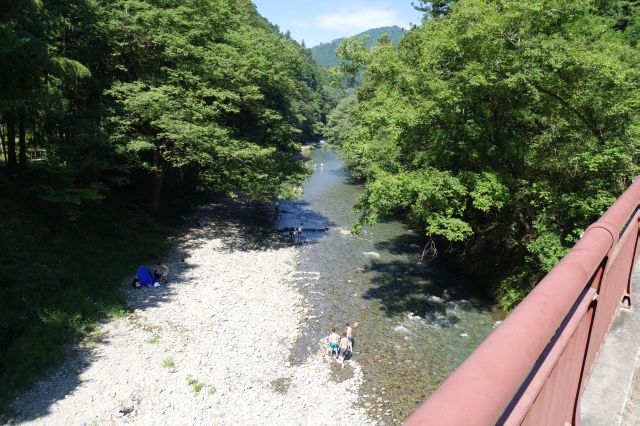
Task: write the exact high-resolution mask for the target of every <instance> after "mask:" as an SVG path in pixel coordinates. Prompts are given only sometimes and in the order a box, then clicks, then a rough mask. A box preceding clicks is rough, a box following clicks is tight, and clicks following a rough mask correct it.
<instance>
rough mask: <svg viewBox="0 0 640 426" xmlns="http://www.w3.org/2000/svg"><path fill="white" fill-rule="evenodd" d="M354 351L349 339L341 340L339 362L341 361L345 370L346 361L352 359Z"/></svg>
mask: <svg viewBox="0 0 640 426" xmlns="http://www.w3.org/2000/svg"><path fill="white" fill-rule="evenodd" d="M352 352H353V350H352V348H351V343H349V339H347V337H346V336H345V337H343V338H342V339H340V345H339V347H338V360H340V364H342V368H344V360H345V358H347V357H350V356H351V354H352Z"/></svg>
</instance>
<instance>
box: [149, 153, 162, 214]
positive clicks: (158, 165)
mask: <svg viewBox="0 0 640 426" xmlns="http://www.w3.org/2000/svg"><path fill="white" fill-rule="evenodd" d="M153 164H154V166H155V171H154V172H153V197H152V198H151V214H152V215H153V216H154V217H155V218H156V219H158V218H159V217H160V199H161V196H162V181H163V180H164V172H165V167H163V165H162V155H161V154H160V149H159V148H156V150H155V151H154V153H153Z"/></svg>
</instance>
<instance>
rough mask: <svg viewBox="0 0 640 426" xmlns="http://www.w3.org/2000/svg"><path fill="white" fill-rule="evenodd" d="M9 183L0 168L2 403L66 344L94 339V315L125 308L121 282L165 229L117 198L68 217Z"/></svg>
mask: <svg viewBox="0 0 640 426" xmlns="http://www.w3.org/2000/svg"><path fill="white" fill-rule="evenodd" d="M14 186H16V185H15V184H14V183H13V182H11V185H10V184H9V182H7V180H6V179H5V178H3V176H2V175H1V174H0V194H2V198H3V199H2V201H1V202H0V217H1V218H2V220H1V221H0V277H2V285H0V409H1V408H2V407H3V406H5V407H6V404H7V402H8V401H10V400H11V398H13V396H14V395H15V393H16V392H17V391H18V390H20V389H23V388H25V387H27V386H28V385H30V384H31V383H32V381H33V378H34V377H35V375H36V374H38V373H41V372H42V371H43V370H45V369H46V368H49V367H52V366H54V365H55V364H56V363H59V362H60V361H61V360H62V359H63V356H64V349H63V348H64V346H65V344H67V343H70V342H73V340H74V338H76V339H78V338H79V339H83V340H82V341H83V342H84V343H87V344H89V345H91V344H95V343H96V342H97V341H98V340H99V339H100V338H101V337H102V336H100V335H98V334H96V330H97V324H98V321H100V320H102V319H104V318H110V317H111V318H112V317H118V316H121V315H124V314H126V312H127V308H126V304H125V300H124V297H123V294H122V291H121V289H122V285H121V284H122V282H123V280H124V279H125V278H126V277H130V276H132V275H133V273H134V272H135V269H136V267H137V266H138V265H139V264H145V263H150V261H152V260H154V259H158V258H159V257H160V256H161V255H162V254H163V253H164V251H165V249H166V243H165V241H166V238H165V236H166V233H167V232H166V230H164V229H162V228H159V227H158V226H157V225H154V224H153V223H152V222H151V221H149V220H148V219H147V218H145V217H143V216H140V215H137V214H135V213H132V212H131V211H129V210H126V209H124V208H122V207H120V206H118V204H116V203H115V202H111V201H109V200H103V201H102V202H101V203H100V204H93V205H91V206H88V207H82V206H80V207H77V208H76V210H79V211H80V213H81V214H74V217H73V218H70V217H69V216H68V215H66V214H65V212H64V211H60V210H57V209H55V208H54V207H51V206H48V205H41V204H38V202H37V201H33V200H32V199H29V198H27V197H26V196H18V195H15V194H16V193H12V192H11V191H10V190H9V189H8V188H13V187H14ZM76 213H77V212H76ZM76 341H77V340H76Z"/></svg>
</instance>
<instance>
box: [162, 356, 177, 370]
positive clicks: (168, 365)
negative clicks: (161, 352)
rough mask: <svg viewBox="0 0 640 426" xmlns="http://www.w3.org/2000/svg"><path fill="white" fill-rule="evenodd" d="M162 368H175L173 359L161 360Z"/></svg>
mask: <svg viewBox="0 0 640 426" xmlns="http://www.w3.org/2000/svg"><path fill="white" fill-rule="evenodd" d="M162 366H163V367H166V368H173V367H175V363H174V362H173V358H171V357H167V358H165V359H163V360H162Z"/></svg>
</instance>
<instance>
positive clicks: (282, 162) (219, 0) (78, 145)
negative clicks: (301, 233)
mask: <svg viewBox="0 0 640 426" xmlns="http://www.w3.org/2000/svg"><path fill="white" fill-rule="evenodd" d="M0 58H1V62H2V64H3V66H2V67H0V142H1V143H2V152H3V158H2V160H3V161H4V165H3V167H2V173H1V174H0V197H1V202H0V214H1V215H2V221H1V222H0V244H1V246H0V276H1V277H2V285H1V287H0V401H3V402H6V401H7V400H8V399H10V397H11V395H13V394H14V392H15V390H16V389H19V388H21V387H24V386H26V385H27V384H28V383H29V382H30V381H31V380H32V378H33V376H34V374H35V373H37V372H40V371H42V370H43V369H44V368H46V367H48V366H50V365H52V364H53V363H54V362H56V361H58V360H59V359H60V357H61V356H62V345H63V343H65V342H68V341H69V338H70V337H71V336H72V335H74V334H76V333H78V332H80V333H87V332H90V331H91V330H92V328H93V327H94V326H95V324H96V321H97V320H98V319H99V318H101V317H103V316H104V315H105V314H108V313H113V312H122V310H123V309H124V304H123V300H122V298H121V297H120V293H119V292H118V287H119V286H118V285H116V284H117V283H119V282H121V281H122V280H123V278H124V277H125V276H127V275H128V274H130V273H131V271H133V270H135V269H134V268H135V266H136V265H137V264H139V263H141V262H144V261H151V260H152V259H158V256H159V255H160V254H162V253H163V251H164V249H165V246H164V243H163V241H164V240H165V238H164V237H165V236H166V230H165V229H163V228H161V227H160V226H158V225H155V224H154V221H153V220H150V219H149V218H147V216H146V215H145V211H146V212H148V213H150V215H151V216H153V217H155V218H156V219H160V218H163V219H165V220H166V219H169V218H171V217H175V216H176V213H179V212H180V211H182V210H183V209H184V208H186V207H188V205H189V204H190V203H194V202H195V201H196V200H197V199H198V196H199V194H203V193H211V192H215V193H221V194H229V195H232V196H235V195H237V194H242V195H243V196H245V197H247V198H249V199H253V200H259V201H271V200H277V199H281V198H290V197H295V196H297V194H298V191H299V190H298V188H299V184H300V182H301V181H302V179H304V177H305V176H306V175H307V171H306V169H305V167H304V164H303V162H302V161H299V160H298V159H297V156H298V154H299V151H300V149H299V147H300V143H301V142H302V141H306V140H309V139H313V138H315V137H316V136H317V134H318V132H319V130H320V128H321V123H322V121H323V119H324V117H325V116H326V114H327V112H328V109H329V108H331V105H335V102H336V100H335V99H336V96H337V94H339V92H340V91H339V88H338V89H334V88H332V87H331V84H330V82H329V81H328V80H327V77H326V75H325V73H324V72H323V71H322V70H320V69H319V68H318V67H317V66H316V65H315V63H314V62H313V60H312V58H311V54H310V52H309V51H308V50H307V49H305V48H303V47H302V46H300V45H299V44H298V43H296V42H295V41H293V40H291V39H290V38H288V37H286V36H285V35H283V34H281V33H280V31H279V29H278V28H277V27H275V26H273V25H271V24H270V23H269V22H267V21H266V20H265V19H264V18H262V17H261V16H260V15H258V13H257V11H256V9H255V6H254V5H253V4H252V3H251V2H250V1H249V0H198V1H177V0H175V1H173V0H169V1H157V0H120V1H110V0H109V1H107V0H95V1H86V0H71V1H66V0H65V1H57V0H54V1H47V2H41V1H36V0H19V1H14V2H10V3H7V4H5V5H3V6H2V7H1V8H0ZM337 87H339V86H337ZM332 99H333V100H332Z"/></svg>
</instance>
